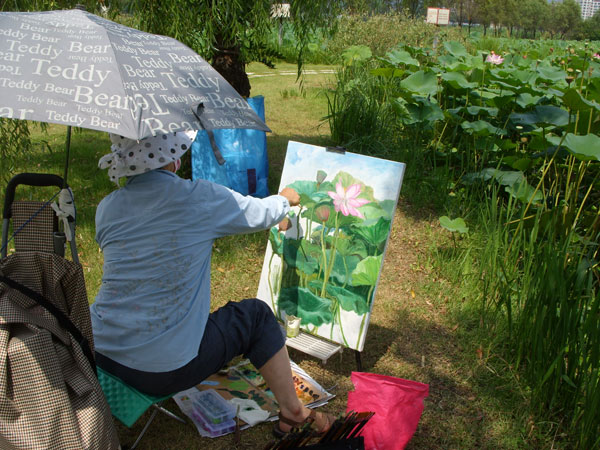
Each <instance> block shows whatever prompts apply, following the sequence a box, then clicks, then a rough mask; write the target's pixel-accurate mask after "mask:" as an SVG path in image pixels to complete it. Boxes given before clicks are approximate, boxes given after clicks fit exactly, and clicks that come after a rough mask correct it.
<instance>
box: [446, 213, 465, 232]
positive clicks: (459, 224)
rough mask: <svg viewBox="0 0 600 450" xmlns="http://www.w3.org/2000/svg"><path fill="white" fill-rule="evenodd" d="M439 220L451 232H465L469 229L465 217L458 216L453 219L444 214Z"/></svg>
mask: <svg viewBox="0 0 600 450" xmlns="http://www.w3.org/2000/svg"><path fill="white" fill-rule="evenodd" d="M439 220H440V225H441V226H442V227H443V228H445V229H446V230H448V231H450V232H451V233H454V232H459V233H461V234H463V233H467V232H468V231H469V227H467V225H466V224H465V221H464V219H462V218H461V217H457V218H456V219H454V220H452V219H450V218H449V217H448V216H442V217H440V219H439Z"/></svg>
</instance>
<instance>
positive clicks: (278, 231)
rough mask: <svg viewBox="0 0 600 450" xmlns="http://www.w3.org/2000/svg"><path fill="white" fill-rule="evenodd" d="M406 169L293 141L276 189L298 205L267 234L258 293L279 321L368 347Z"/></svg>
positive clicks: (358, 347)
mask: <svg viewBox="0 0 600 450" xmlns="http://www.w3.org/2000/svg"><path fill="white" fill-rule="evenodd" d="M404 168H405V164H403V163H400V162H395V161H387V160H383V159H379V158H373V157H369V156H364V155H359V154H355V153H350V152H339V151H337V150H333V151H332V150H328V149H326V148H325V147H318V146H314V145H308V144H302V143H299V142H293V141H290V142H289V144H288V149H287V154H286V158H285V163H284V167H283V171H282V175H281V183H280V189H279V190H280V191H281V190H282V189H283V188H284V187H291V188H293V189H295V190H296V191H297V192H298V194H300V205H299V206H297V207H294V208H292V210H291V211H290V213H289V214H288V217H286V218H285V219H284V220H283V221H282V223H280V224H279V226H276V227H273V228H271V230H270V232H269V243H268V245H267V250H266V254H265V259H264V263H263V268H262V273H261V279H260V283H259V287H258V293H257V297H258V298H259V299H261V300H263V301H265V302H266V303H267V304H268V305H269V306H270V307H271V309H272V310H273V311H274V313H275V314H276V316H277V317H278V318H279V319H281V320H282V321H284V322H285V321H286V319H287V317H288V316H295V317H299V318H300V319H301V329H302V330H304V331H305V332H308V333H311V334H314V335H317V336H321V337H324V338H326V339H329V340H331V341H334V342H338V343H340V344H341V345H343V346H345V347H348V348H352V349H355V350H358V351H361V350H362V349H363V346H364V341H365V336H366V333H367V328H368V324H369V317H370V314H371V310H372V307H373V299H374V297H375V292H376V289H377V283H378V281H379V275H380V273H381V268H382V264H383V258H384V254H385V249H386V246H387V242H388V238H389V234H390V230H391V224H392V220H393V217H394V212H395V209H396V204H397V202H398V195H399V193H400V187H401V184H402V178H403V175H404Z"/></svg>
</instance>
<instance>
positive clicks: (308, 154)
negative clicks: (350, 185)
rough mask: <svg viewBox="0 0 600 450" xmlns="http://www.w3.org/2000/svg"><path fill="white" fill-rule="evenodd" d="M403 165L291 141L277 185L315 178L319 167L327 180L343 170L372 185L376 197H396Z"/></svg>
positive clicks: (381, 198) (383, 198) (402, 173)
mask: <svg viewBox="0 0 600 450" xmlns="http://www.w3.org/2000/svg"><path fill="white" fill-rule="evenodd" d="M404 167H405V165H404V163H399V162H395V161H387V160H384V159H379V158H372V157H369V156H364V155H358V154H355V153H346V154H344V155H341V154H338V153H333V152H326V151H324V147H318V146H314V145H309V144H302V143H300V142H294V141H290V142H289V144H288V148H287V154H286V157H285V165H284V169H283V173H282V175H281V185H280V186H281V188H283V187H284V186H287V185H288V184H291V183H293V182H294V181H296V180H316V177H317V171H318V170H324V171H325V172H326V173H327V178H326V180H327V181H331V180H332V179H333V178H334V177H335V175H336V174H337V173H338V172H339V171H344V172H348V173H350V174H351V175H352V176H353V177H354V178H357V179H359V180H360V181H362V182H363V183H365V184H366V185H367V186H371V187H372V188H373V191H374V195H375V198H376V199H377V200H379V201H381V200H386V199H391V200H396V197H397V195H398V191H399V189H400V182H401V180H402V177H403V175H404ZM346 187H347V186H346Z"/></svg>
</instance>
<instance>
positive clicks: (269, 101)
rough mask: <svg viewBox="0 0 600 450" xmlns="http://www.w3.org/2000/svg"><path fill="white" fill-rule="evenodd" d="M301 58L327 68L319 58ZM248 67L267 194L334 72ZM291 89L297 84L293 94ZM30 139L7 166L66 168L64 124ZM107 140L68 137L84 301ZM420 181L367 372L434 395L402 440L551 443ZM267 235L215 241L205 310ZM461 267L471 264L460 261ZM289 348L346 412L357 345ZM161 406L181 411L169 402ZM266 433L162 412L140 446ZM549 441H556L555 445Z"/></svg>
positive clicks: (221, 297) (235, 284) (249, 266)
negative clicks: (208, 431) (206, 426)
mask: <svg viewBox="0 0 600 450" xmlns="http://www.w3.org/2000/svg"><path fill="white" fill-rule="evenodd" d="M307 68H308V69H311V70H315V69H316V70H331V67H327V66H310V67H307ZM249 72H251V73H253V74H257V75H268V76H252V77H251V84H252V95H263V96H265V108H266V121H267V124H268V125H269V126H270V127H271V129H272V130H273V132H272V133H271V134H269V135H268V138H267V140H268V149H269V163H270V175H269V187H270V189H271V191H272V192H275V191H276V190H277V188H278V185H279V177H280V174H281V170H282V167H283V161H284V158H285V149H286V146H287V143H288V141H289V140H297V141H301V142H306V143H311V144H316V145H327V144H329V142H330V139H329V134H328V131H329V130H328V127H326V126H322V125H321V118H322V117H324V116H325V115H326V114H327V100H326V98H325V97H324V95H323V94H322V88H323V87H324V86H327V85H328V83H332V82H333V76H332V75H331V74H329V73H320V74H319V73H317V74H311V75H307V76H305V78H304V80H303V90H301V89H300V87H299V86H298V84H297V83H296V82H295V81H296V77H295V76H294V75H293V74H292V75H290V74H288V73H289V72H292V73H294V72H295V66H294V65H290V64H280V65H278V67H277V69H276V70H275V71H272V70H271V69H267V68H266V67H264V66H260V65H251V66H250V67H249ZM296 92H297V93H299V94H298V95H296V94H294V95H291V93H296ZM300 92H303V93H302V94H300ZM284 93H287V94H284ZM33 137H34V139H35V140H37V142H41V141H42V140H47V141H48V142H49V143H50V144H51V146H52V148H53V149H54V151H53V152H52V153H50V152H49V151H47V150H44V148H43V146H42V145H38V146H37V147H36V151H35V152H34V153H32V154H31V155H26V156H25V157H23V158H22V164H21V165H20V166H19V167H17V168H16V171H15V173H18V172H23V171H43V172H51V173H57V174H62V170H63V169H62V167H63V161H64V152H63V148H64V144H63V143H64V137H65V127H60V126H50V127H49V129H48V132H47V134H46V133H45V134H43V135H42V134H40V133H38V132H34V133H33ZM109 145H110V143H109V140H108V136H107V135H106V134H103V133H97V132H93V131H89V130H84V131H82V132H78V133H74V134H73V137H72V159H71V163H70V171H69V182H70V184H71V186H72V188H73V190H74V192H75V200H76V205H77V207H78V218H77V222H78V231H77V237H78V245H79V253H80V258H81V261H82V264H83V267H84V273H85V276H86V286H87V291H88V296H89V298H90V302H91V301H93V298H94V296H95V294H96V292H97V291H98V288H99V285H100V280H101V268H102V255H101V254H100V253H99V251H98V247H97V244H96V243H95V241H94V212H95V206H96V205H97V204H98V202H99V201H100V199H101V198H102V197H103V196H105V195H106V194H108V193H109V192H110V191H111V190H112V189H113V186H111V183H110V182H109V180H108V177H107V176H106V173H105V171H101V170H100V169H98V168H97V166H96V164H97V161H98V159H99V157H100V156H101V155H103V154H105V153H106V152H108V151H109ZM406 183H410V184H409V185H407V184H406ZM418 183H419V176H418V175H416V174H414V173H412V174H411V167H407V176H406V178H405V186H404V188H403V195H402V196H401V199H400V203H399V205H398V209H397V214H396V217H395V220H394V224H393V228H392V234H391V237H390V242H389V245H388V250H387V254H386V256H385V260H384V268H383V273H382V275H381V279H380V284H379V286H378V291H377V295H376V300H375V303H374V310H373V315H372V318H371V323H370V325H369V329H368V334H367V339H366V344H365V349H364V352H363V354H362V361H363V370H364V371H367V372H376V373H381V374H385V375H391V376H396V377H400V378H406V379H412V380H415V381H419V382H423V383H428V384H429V386H430V394H429V397H428V398H427V399H426V401H425V410H424V413H423V416H422V418H421V421H420V424H419V427H418V429H417V431H416V433H415V436H414V438H413V440H412V441H411V442H410V443H409V446H408V448H409V449H522V448H550V446H551V445H553V440H554V436H545V435H541V434H540V432H539V431H538V426H537V424H536V423H535V421H533V420H532V419H531V418H530V417H529V415H528V413H527V410H528V409H527V407H526V406H527V405H526V401H525V398H526V396H525V395H524V394H523V393H522V392H520V391H519V388H517V386H518V382H517V380H518V373H515V372H513V371H511V370H510V368H508V369H507V366H506V364H504V363H503V361H502V360H500V359H499V357H498V356H497V355H496V354H494V353H493V352H490V351H489V350H488V349H489V348H490V342H491V340H492V339H494V336H489V335H487V333H486V332H484V331H482V330H483V329H482V328H481V327H480V326H479V324H480V315H479V311H478V310H477V309H474V308H473V307H472V306H470V305H471V303H469V302H468V301H466V300H465V298H467V296H468V295H469V294H470V292H469V290H470V287H472V285H471V284H469V281H468V277H462V278H461V277H456V272H455V271H450V270H448V268H447V267H444V265H443V261H444V258H445V257H446V255H448V253H449V252H452V251H453V250H452V248H453V246H452V242H451V238H450V237H449V236H448V234H447V232H446V231H445V230H443V229H441V228H440V226H439V223H438V221H437V217H438V216H439V213H438V211H434V210H431V209H427V208H424V207H423V204H422V202H421V199H420V197H419V195H418V191H419V184H418ZM37 193H39V192H37ZM406 193H411V194H410V196H407V195H406ZM266 242H267V235H266V233H264V232H262V233H255V234H253V235H246V236H237V237H229V238H223V239H220V240H218V241H217V242H216V245H215V252H214V255H213V260H212V269H213V270H212V296H213V304H212V306H213V308H216V307H218V306H220V305H222V304H225V303H226V302H227V301H229V300H235V299H241V298H246V297H252V296H254V295H255V292H256V289H257V287H258V281H259V277H260V271H261V266H262V261H263V256H264V250H265V245H266ZM458 247H459V249H460V241H459V242H458ZM240 262H241V263H240ZM465 271H466V273H468V272H469V271H470V269H469V268H468V265H467V266H465ZM498 332H499V333H500V331H498ZM290 355H291V357H292V359H293V360H294V361H296V362H297V363H298V364H300V365H301V366H302V367H303V368H304V369H305V370H306V371H308V373H309V374H311V375H312V376H313V377H314V378H315V379H316V380H317V381H318V382H319V383H321V384H322V385H323V386H324V387H326V388H330V390H331V391H332V392H333V393H335V394H336V395H337V397H336V398H335V399H334V400H333V401H332V402H331V403H330V404H329V405H328V406H326V407H325V409H327V410H329V411H332V412H338V411H343V410H345V405H346V400H347V392H348V391H350V390H352V389H353V386H352V383H351V381H350V374H351V372H352V371H353V370H356V363H355V359H354V355H353V354H352V353H351V352H349V351H345V352H343V353H342V354H341V356H335V357H333V358H332V359H331V360H330V361H328V363H327V364H326V365H322V364H321V363H320V362H318V361H316V360H314V359H313V358H311V357H309V356H306V355H304V354H302V353H299V352H296V351H294V350H290ZM167 407H168V408H169V409H171V410H174V411H177V410H178V408H177V406H176V404H175V403H174V402H173V401H169V402H168V403H167ZM147 418H148V414H147V415H146V416H145V417H143V418H142V419H140V420H139V421H138V422H137V423H136V424H135V425H134V427H133V428H132V429H127V428H125V427H123V426H122V425H120V424H118V423H117V427H118V432H119V436H120V438H121V440H122V443H124V444H131V443H132V442H133V439H134V438H135V436H137V434H138V433H139V432H140V430H141V427H142V426H143V424H144V423H145V420H146V419H147ZM390 429H393V424H390ZM270 431H271V425H270V424H261V425H257V426H255V427H253V428H251V429H249V430H246V431H244V432H242V438H241V443H240V444H236V443H235V442H234V441H233V436H232V435H229V436H224V437H221V438H218V439H208V438H201V437H200V436H199V435H198V433H197V431H196V430H195V429H194V427H193V426H191V425H188V426H183V425H181V424H179V423H178V422H175V421H173V420H172V419H169V418H167V417H166V416H163V415H159V416H158V417H157V418H156V419H155V423H154V424H153V425H152V427H150V429H149V431H148V433H147V435H146V437H145V438H144V440H143V441H142V443H141V445H140V447H139V448H140V449H142V450H143V449H197V448H208V449H232V448H238V449H242V448H245V449H259V448H262V447H263V446H264V444H265V443H266V442H267V441H268V440H270V439H271V434H270ZM554 448H560V446H559V445H556V443H554Z"/></svg>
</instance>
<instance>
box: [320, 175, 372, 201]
mask: <svg viewBox="0 0 600 450" xmlns="http://www.w3.org/2000/svg"><path fill="white" fill-rule="evenodd" d="M338 182H341V183H342V186H344V187H345V188H348V187H349V186H352V185H353V184H359V185H360V198H366V199H367V200H369V201H370V202H374V201H376V200H375V197H374V196H373V188H372V187H371V186H367V185H366V184H365V183H363V182H362V181H360V180H359V179H357V178H354V177H353V176H352V175H351V174H349V173H348V172H344V171H343V170H340V171H339V172H338V173H337V174H336V176H335V178H334V179H333V181H332V183H331V184H332V186H334V187H335V185H336V184H337V183H338ZM333 190H335V189H333Z"/></svg>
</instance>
